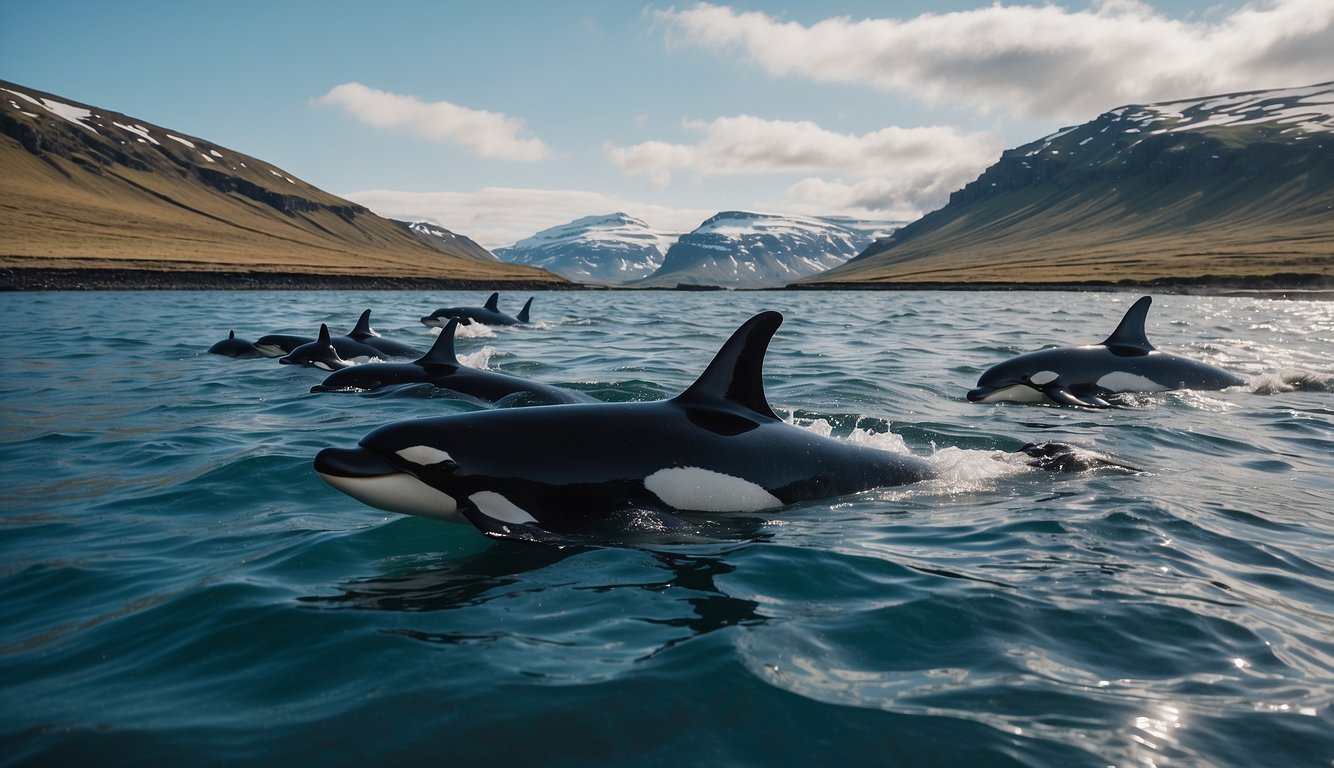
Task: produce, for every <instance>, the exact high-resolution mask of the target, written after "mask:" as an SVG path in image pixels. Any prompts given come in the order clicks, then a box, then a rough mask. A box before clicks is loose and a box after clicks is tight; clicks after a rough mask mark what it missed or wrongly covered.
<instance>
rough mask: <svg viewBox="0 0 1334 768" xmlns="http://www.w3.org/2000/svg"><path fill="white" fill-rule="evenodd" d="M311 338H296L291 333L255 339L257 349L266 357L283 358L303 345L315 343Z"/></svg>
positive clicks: (272, 334)
mask: <svg viewBox="0 0 1334 768" xmlns="http://www.w3.org/2000/svg"><path fill="white" fill-rule="evenodd" d="M314 340H315V339H314V337H311V336H296V335H294V334H290V333H266V334H264V335H263V336H260V337H259V338H258V339H255V349H256V350H258V352H259V353H260V354H261V355H263V356H265V357H282V356H283V355H288V354H291V352H292V350H294V349H296V348H297V347H299V346H301V345H302V344H309V343H310V342H312V341H314Z"/></svg>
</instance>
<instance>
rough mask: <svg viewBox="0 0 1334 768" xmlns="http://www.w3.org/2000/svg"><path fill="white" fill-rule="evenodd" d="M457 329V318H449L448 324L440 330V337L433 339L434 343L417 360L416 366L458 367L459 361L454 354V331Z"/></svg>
mask: <svg viewBox="0 0 1334 768" xmlns="http://www.w3.org/2000/svg"><path fill="white" fill-rule="evenodd" d="M458 327H459V319H458V318H457V317H451V318H449V322H447V323H445V326H444V327H443V328H441V329H440V335H439V336H436V337H435V343H434V344H432V345H431V348H430V349H428V350H427V351H426V354H424V355H422V356H421V357H419V358H417V365H453V366H455V367H457V366H458V365H459V359H458V357H457V356H456V355H455V354H454V331H455V329H457V328H458Z"/></svg>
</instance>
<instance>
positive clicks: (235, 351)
mask: <svg viewBox="0 0 1334 768" xmlns="http://www.w3.org/2000/svg"><path fill="white" fill-rule="evenodd" d="M208 351H209V354H212V355H223V356H225V357H235V358H238V359H241V358H251V357H264V354H263V353H261V352H260V351H259V350H258V349H255V344H254V342H251V341H246V340H245V339H238V338H236V331H235V330H233V331H229V332H228V333H227V338H225V339H223V340H222V341H219V342H218V343H216V344H214V345H213V346H211V347H209V348H208Z"/></svg>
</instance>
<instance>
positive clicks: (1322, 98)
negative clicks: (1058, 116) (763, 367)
mask: <svg viewBox="0 0 1334 768" xmlns="http://www.w3.org/2000/svg"><path fill="white" fill-rule="evenodd" d="M1332 207H1334V83H1323V84H1319V85H1313V86H1306V87H1300V88H1280V89H1271V90H1264V91H1249V92H1245V93H1233V94H1224V95H1218V96H1209V97H1204V98H1192V99H1181V100H1176V101H1169V102H1161V103H1157V104H1147V105H1129V106H1123V107H1120V108H1117V109H1113V110H1111V111H1109V112H1105V113H1103V114H1102V115H1099V116H1098V117H1097V118H1096V119H1094V120H1090V121H1089V122H1087V123H1083V124H1081V125H1076V126H1072V127H1069V128H1065V129H1062V130H1060V131H1057V132H1055V133H1053V134H1051V135H1048V136H1044V137H1042V138H1040V139H1038V140H1036V141H1033V142H1030V143H1028V144H1025V145H1023V146H1020V147H1016V148H1014V149H1010V150H1006V151H1005V152H1004V153H1003V154H1002V155H1001V157H1000V159H999V160H998V161H997V162H996V163H995V164H994V165H992V166H991V167H990V168H988V169H987V170H986V171H985V172H983V174H982V175H981V176H979V177H978V178H977V179H976V180H975V181H973V182H971V183H970V184H968V185H967V186H965V187H964V188H963V189H960V190H958V191H957V192H955V193H954V194H952V195H950V201H949V204H948V205H946V206H945V207H944V208H941V209H940V210H937V211H934V212H932V213H929V214H927V215H926V216H924V217H922V218H921V219H919V220H917V221H915V222H913V223H911V224H909V225H907V226H904V227H903V228H902V229H900V230H898V231H897V232H895V233H894V235H892V236H891V237H888V238H884V239H881V240H878V241H877V242H875V243H874V244H872V245H871V246H870V247H869V248H867V249H866V250H865V251H864V252H863V253H861V254H860V255H858V256H857V258H855V259H852V260H851V261H849V262H848V263H847V264H845V265H844V266H842V267H839V268H838V269H835V270H832V271H830V272H828V273H826V274H823V275H820V276H818V277H817V278H814V279H813V280H809V281H807V282H811V283H814V282H821V283H824V282H829V283H833V282H858V283H886V282H894V281H901V282H922V283H940V282H945V283H952V282H1066V281H1091V280H1099V281H1112V282H1115V281H1122V280H1135V281H1151V280H1156V279H1160V278H1171V279H1176V278H1188V279H1205V278H1206V277H1207V278H1209V279H1217V278H1219V277H1235V278H1242V277H1245V278H1259V277H1265V276H1274V275H1287V276H1293V275H1296V276H1302V275H1307V276H1310V275H1315V276H1319V275H1325V276H1330V275H1334V260H1331V259H1330V258H1329V254H1330V253H1334V216H1332V215H1331V214H1330V211H1331V208H1332Z"/></svg>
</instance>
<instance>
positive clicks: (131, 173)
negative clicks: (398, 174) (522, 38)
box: [0, 81, 558, 281]
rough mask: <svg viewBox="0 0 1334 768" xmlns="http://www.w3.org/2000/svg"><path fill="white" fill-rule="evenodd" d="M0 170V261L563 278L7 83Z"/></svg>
mask: <svg viewBox="0 0 1334 768" xmlns="http://www.w3.org/2000/svg"><path fill="white" fill-rule="evenodd" d="M0 169H2V170H3V172H4V176H5V183H4V184H3V185H0V230H2V231H4V232H5V241H6V242H5V243H4V244H3V245H0V266H7V267H81V268H97V267H108V268H120V269H125V268H135V269H181V268H189V269H197V270H213V271H284V272H293V273H309V274H358V275H383V276H419V277H458V278H460V279H487V278H495V279H499V280H540V281H541V280H546V281H554V280H558V279H557V278H555V277H554V276H552V275H549V274H547V273H544V272H541V271H539V270H533V269H525V268H521V267H515V266H509V265H502V264H499V263H497V262H494V261H491V262H489V263H488V262H486V261H484V260H482V259H479V258H477V254H476V253H475V251H472V250H471V249H469V248H468V247H467V243H462V241H460V243H461V244H460V245H458V246H452V245H450V243H449V242H448V241H441V240H437V241H435V242H431V241H427V240H423V239H422V238H421V237H419V236H418V235H417V234H415V233H414V232H413V231H412V230H411V229H409V228H408V227H407V226H405V225H403V224H401V223H399V222H394V221H390V220H388V219H383V218H381V217H379V216H376V215H375V214H373V213H372V212H370V211H369V210H368V209H366V208H365V207H363V206H360V205H357V204H355V203H352V202H349V201H347V200H344V199H342V198H339V197H337V196H335V195H332V194H329V193H328V192H325V191H323V190H321V189H318V188H317V187H314V186H312V185H310V184H308V183H306V182H305V181H302V180H301V179H299V178H296V177H295V176H293V175H291V174H289V173H287V172H286V171H284V170H282V169H280V168H278V167H276V166H274V165H272V164H270V163H267V162H264V161H262V160H258V159H256V158H254V157H250V156H248V155H245V154H242V153H239V152H236V151H234V150H230V149H227V148H225V147H222V146H219V145H217V144H214V143H212V142H209V141H207V140H205V139H201V138H198V137H195V136H188V135H186V134H183V133H181V132H178V131H172V130H169V129H166V128H163V127H161V126H157V125H153V124H151V123H147V122H144V121H142V120H139V119H136V118H134V117H130V116H128V115H124V114H120V113H117V112H112V111H110V110H105V109H101V108H98V107H93V106H89V105H86V104H80V103H77V102H73V101H70V100H68V99H64V98H61V97H58V96H54V95H52V94H48V93H43V92H40V91H36V90H33V89H31V88H25V87H23V86H19V85H15V84H13V83H7V82H3V81H0ZM469 242H470V241H469Z"/></svg>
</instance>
